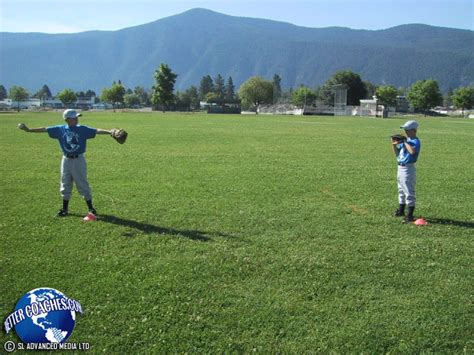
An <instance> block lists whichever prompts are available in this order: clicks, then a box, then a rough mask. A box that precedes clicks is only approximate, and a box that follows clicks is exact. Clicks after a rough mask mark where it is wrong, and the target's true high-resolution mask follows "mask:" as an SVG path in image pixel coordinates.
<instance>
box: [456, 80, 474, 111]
mask: <svg viewBox="0 0 474 355" xmlns="http://www.w3.org/2000/svg"><path fill="white" fill-rule="evenodd" d="M452 99H453V104H454V107H456V108H460V109H461V110H462V115H463V116H464V110H466V109H467V110H469V109H471V108H473V107H474V87H472V86H471V87H464V88H459V89H457V90H455V91H454V93H453V96H452Z"/></svg>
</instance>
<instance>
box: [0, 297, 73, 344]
mask: <svg viewBox="0 0 474 355" xmlns="http://www.w3.org/2000/svg"><path fill="white" fill-rule="evenodd" d="M76 312H79V313H82V307H81V305H80V303H79V302H77V301H75V300H72V299H70V298H68V297H67V296H66V295H65V294H64V293H62V292H60V291H58V290H55V289H53V288H37V289H34V290H31V291H30V292H28V293H26V294H25V295H24V296H23V297H22V298H21V299H20V300H19V301H18V303H17V304H16V306H15V311H14V312H13V313H12V314H10V315H9V316H8V318H7V319H6V321H5V330H6V332H7V333H8V332H9V331H10V329H11V328H12V327H15V331H16V333H17V335H18V336H19V337H20V339H21V340H22V341H23V342H24V343H63V342H65V341H66V340H67V339H68V338H69V337H70V336H71V334H72V331H73V330H74V325H75V324H76Z"/></svg>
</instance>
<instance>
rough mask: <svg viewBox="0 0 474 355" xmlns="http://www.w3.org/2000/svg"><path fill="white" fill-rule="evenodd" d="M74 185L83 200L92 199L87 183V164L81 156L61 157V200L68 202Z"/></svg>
mask: <svg viewBox="0 0 474 355" xmlns="http://www.w3.org/2000/svg"><path fill="white" fill-rule="evenodd" d="M74 182H75V183H76V187H77V191H79V194H80V195H82V196H83V197H84V200H86V201H89V200H91V199H92V193H91V188H90V186H89V183H88V182H87V164H86V159H85V158H84V155H83V154H80V155H79V156H78V157H77V158H67V157H65V156H63V159H62V160H61V187H60V192H61V196H62V198H63V200H68V201H69V200H70V199H71V194H72V186H73V183H74Z"/></svg>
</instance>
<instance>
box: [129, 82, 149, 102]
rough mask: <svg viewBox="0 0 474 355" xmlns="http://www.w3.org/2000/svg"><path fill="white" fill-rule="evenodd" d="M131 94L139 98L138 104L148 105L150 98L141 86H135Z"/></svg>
mask: <svg viewBox="0 0 474 355" xmlns="http://www.w3.org/2000/svg"><path fill="white" fill-rule="evenodd" d="M133 93H134V94H135V95H137V96H138V97H139V98H140V104H141V105H143V106H146V105H149V104H150V96H149V95H148V92H147V91H146V90H145V88H144V87H143V86H136V87H135V89H134V90H133Z"/></svg>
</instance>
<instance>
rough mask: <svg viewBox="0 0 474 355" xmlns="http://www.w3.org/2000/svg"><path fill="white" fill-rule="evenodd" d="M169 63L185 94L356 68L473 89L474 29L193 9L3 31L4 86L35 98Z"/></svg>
mask: <svg viewBox="0 0 474 355" xmlns="http://www.w3.org/2000/svg"><path fill="white" fill-rule="evenodd" d="M162 62H163V63H167V64H168V65H169V66H170V67H171V68H172V70H173V71H174V72H175V73H177V74H179V76H178V79H177V83H176V88H177V89H178V90H183V89H186V88H188V87H189V86H190V85H196V86H198V85H199V82H200V80H201V78H202V77H203V76H204V75H207V74H210V75H211V76H212V77H215V76H216V75H217V74H219V73H220V74H221V75H222V76H223V77H224V78H227V77H229V76H232V78H233V80H234V84H235V85H236V87H238V86H239V85H240V84H242V82H244V81H245V80H247V79H248V78H249V77H250V76H253V75H261V76H263V77H266V78H268V79H271V78H272V77H273V75H274V74H275V73H277V74H279V75H280V77H282V86H283V87H285V88H289V87H296V86H299V85H300V84H305V85H307V86H310V87H315V86H317V85H320V84H322V83H323V82H325V81H326V80H327V79H328V78H329V77H330V76H331V75H332V74H334V73H335V72H336V71H338V70H342V69H350V70H353V71H355V72H357V73H359V74H360V75H361V76H362V78H363V80H368V81H371V82H372V83H374V84H384V83H386V84H392V85H395V86H397V87H398V86H404V87H407V86H409V85H411V84H412V83H413V82H414V81H416V80H420V79H427V78H433V79H436V80H438V82H439V84H440V86H441V88H442V89H443V90H448V89H449V88H456V87H459V86H466V85H473V84H474V31H469V30H459V29H451V28H441V27H433V26H427V25H421V24H412V25H402V26H397V27H393V28H389V29H386V30H377V31H369V30H352V29H349V28H343V27H329V28H307V27H299V26H295V25H292V24H289V23H284V22H277V21H270V20H262V19H254V18H243V17H234V16H228V15H224V14H220V13H216V12H213V11H210V10H205V9H193V10H189V11H187V12H184V13H182V14H179V15H175V16H170V17H167V18H163V19H160V20H158V21H155V22H151V23H148V24H144V25H140V26H136V27H130V28H125V29H122V30H119V31H90V32H81V33H75V34H44V33H8V32H0V84H2V85H4V86H5V87H6V88H7V89H8V88H9V87H11V86H12V85H21V86H24V87H25V88H27V89H28V90H29V91H30V92H36V91H37V90H39V89H40V88H41V86H42V85H44V84H47V85H48V86H49V87H50V89H51V90H52V92H53V93H55V92H57V91H59V90H62V89H64V88H71V89H74V90H82V91H86V90H88V89H92V90H95V91H96V92H98V93H99V92H100V91H101V90H102V89H103V88H104V87H109V86H111V84H112V82H113V81H118V80H121V81H122V83H123V84H124V85H125V86H126V87H130V88H134V87H135V86H138V85H140V86H144V87H147V88H150V87H151V86H152V85H153V82H154V79H153V73H154V71H155V70H156V69H157V68H158V67H159V65H160V63H162Z"/></svg>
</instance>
